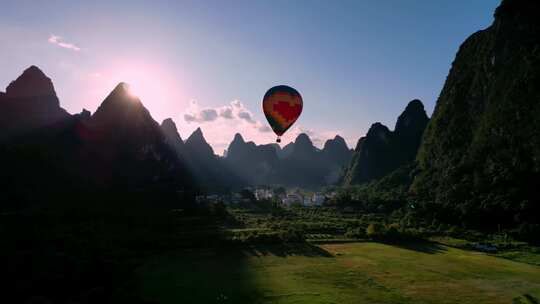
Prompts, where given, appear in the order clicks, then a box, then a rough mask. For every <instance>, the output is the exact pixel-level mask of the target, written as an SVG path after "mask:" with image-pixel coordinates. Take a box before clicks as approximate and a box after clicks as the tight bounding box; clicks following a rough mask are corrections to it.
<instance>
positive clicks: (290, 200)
mask: <svg viewBox="0 0 540 304" xmlns="http://www.w3.org/2000/svg"><path fill="white" fill-rule="evenodd" d="M281 202H282V203H283V205H285V206H287V207H290V206H291V205H292V204H302V203H303V202H304V198H303V197H302V196H301V195H300V194H297V193H292V194H287V196H286V197H285V198H284V199H283V200H282V201H281Z"/></svg>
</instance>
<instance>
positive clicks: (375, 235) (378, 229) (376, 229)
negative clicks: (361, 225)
mask: <svg viewBox="0 0 540 304" xmlns="http://www.w3.org/2000/svg"><path fill="white" fill-rule="evenodd" d="M384 233H385V228H384V226H383V225H382V224H380V223H371V224H369V226H368V227H367V229H366V236H367V237H369V238H372V239H380V238H381V237H383V236H384Z"/></svg>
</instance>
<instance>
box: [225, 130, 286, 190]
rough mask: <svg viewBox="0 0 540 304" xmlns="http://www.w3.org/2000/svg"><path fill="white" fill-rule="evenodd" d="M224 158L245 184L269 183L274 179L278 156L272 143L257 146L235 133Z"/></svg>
mask: <svg viewBox="0 0 540 304" xmlns="http://www.w3.org/2000/svg"><path fill="white" fill-rule="evenodd" d="M225 160H226V162H227V165H228V166H229V168H231V170H232V171H234V172H235V173H236V174H237V175H238V176H240V177H242V179H243V180H244V182H245V183H247V184H250V185H258V184H269V183H272V182H274V181H275V179H276V176H275V174H276V165H277V162H278V157H277V152H276V148H275V146H273V145H272V144H269V145H260V146H257V145H255V143H253V142H251V141H250V142H245V141H244V139H243V138H242V135H240V134H239V133H237V134H236V135H235V136H234V139H233V141H232V142H231V144H230V145H229V148H228V149H227V156H226V158H225Z"/></svg>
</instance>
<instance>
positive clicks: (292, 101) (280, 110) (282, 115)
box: [263, 85, 303, 143]
mask: <svg viewBox="0 0 540 304" xmlns="http://www.w3.org/2000/svg"><path fill="white" fill-rule="evenodd" d="M302 106H303V101H302V96H300V93H298V91H297V90H295V89H293V88H291V87H289V86H286V85H279V86H275V87H273V88H271V89H270V90H268V91H267V92H266V94H264V98H263V111H264V115H265V116H266V119H267V120H268V123H269V124H270V127H272V130H274V133H276V135H277V136H278V137H277V140H276V141H277V142H278V143H279V142H281V138H280V137H281V135H283V134H284V133H285V132H286V131H287V130H288V129H289V128H290V127H291V126H292V125H293V124H294V122H295V121H296V120H297V119H298V117H299V116H300V113H302Z"/></svg>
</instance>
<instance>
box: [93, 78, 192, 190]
mask: <svg viewBox="0 0 540 304" xmlns="http://www.w3.org/2000/svg"><path fill="white" fill-rule="evenodd" d="M84 127H86V135H85V138H83V140H84V144H85V147H84V149H85V150H86V151H87V153H88V158H89V160H88V163H90V164H92V165H91V167H90V168H88V169H87V170H88V171H89V172H93V174H95V176H96V178H99V180H101V181H104V182H106V183H114V184H126V186H127V185H128V184H130V185H132V186H137V187H144V186H145V185H149V184H154V183H156V182H161V181H162V180H164V179H170V178H172V175H174V174H177V173H172V172H173V171H176V170H180V171H184V172H181V173H180V172H178V173H179V174H184V175H186V174H187V172H185V168H183V166H182V165H181V164H180V162H179V159H178V158H177V156H176V154H175V153H174V152H173V151H172V149H171V148H170V147H169V146H168V144H167V143H166V139H165V136H164V135H163V133H162V131H161V128H160V126H159V124H158V123H157V122H156V121H155V120H154V119H153V118H152V116H151V115H150V113H149V112H148V110H147V109H146V108H145V107H144V105H143V104H142V102H141V101H140V100H139V98H137V97H135V96H133V95H131V94H130V92H129V87H128V85H127V84H125V83H120V84H118V85H117V86H116V87H115V88H114V90H113V91H112V92H111V93H110V94H109V95H108V96H107V97H106V98H105V100H104V101H103V102H102V103H101V105H100V106H99V107H98V109H97V110H96V112H95V113H94V114H93V115H92V116H91V118H90V120H89V121H88V123H86V124H85V126H84Z"/></svg>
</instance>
